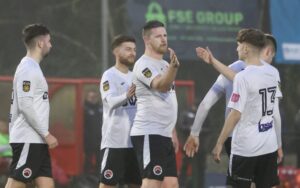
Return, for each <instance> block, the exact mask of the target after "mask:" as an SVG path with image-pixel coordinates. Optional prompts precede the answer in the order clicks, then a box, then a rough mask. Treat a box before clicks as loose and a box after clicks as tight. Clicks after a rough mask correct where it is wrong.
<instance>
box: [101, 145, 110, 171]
mask: <svg viewBox="0 0 300 188" xmlns="http://www.w3.org/2000/svg"><path fill="white" fill-rule="evenodd" d="M108 152H109V148H105V151H104V154H103V158H102V163H101V173H102V172H103V170H104V168H105V166H106V161H107V157H108Z"/></svg>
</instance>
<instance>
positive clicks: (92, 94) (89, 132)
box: [84, 90, 102, 175]
mask: <svg viewBox="0 0 300 188" xmlns="http://www.w3.org/2000/svg"><path fill="white" fill-rule="evenodd" d="M99 99H100V98H99V95H98V92H96V91H94V90H90V91H88V92H87V94H86V98H85V101H84V151H85V165H84V171H85V173H88V174H95V175H97V174H98V173H99V172H100V171H99V164H100V142H101V126H102V106H101V104H100V102H99V101H100V100H99Z"/></svg>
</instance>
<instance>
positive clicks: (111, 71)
mask: <svg viewBox="0 0 300 188" xmlns="http://www.w3.org/2000/svg"><path fill="white" fill-rule="evenodd" d="M114 69H115V67H114V66H113V67H110V68H109V69H107V70H106V71H104V73H103V75H102V80H103V79H110V78H113V77H114V76H115V74H116V71H115V70H114Z"/></svg>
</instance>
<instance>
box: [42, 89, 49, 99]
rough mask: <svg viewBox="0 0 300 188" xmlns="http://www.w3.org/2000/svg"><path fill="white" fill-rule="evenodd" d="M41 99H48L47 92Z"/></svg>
mask: <svg viewBox="0 0 300 188" xmlns="http://www.w3.org/2000/svg"><path fill="white" fill-rule="evenodd" d="M43 99H44V100H46V99H48V92H47V91H46V92H44V95H43Z"/></svg>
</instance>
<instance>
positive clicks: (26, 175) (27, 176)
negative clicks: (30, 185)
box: [22, 168, 32, 178]
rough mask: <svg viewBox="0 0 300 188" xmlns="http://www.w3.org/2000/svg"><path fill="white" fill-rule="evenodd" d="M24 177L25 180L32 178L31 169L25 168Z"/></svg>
mask: <svg viewBox="0 0 300 188" xmlns="http://www.w3.org/2000/svg"><path fill="white" fill-rule="evenodd" d="M22 175H23V176H24V178H30V176H31V175H32V171H31V169H30V168H25V169H24V170H23V171H22Z"/></svg>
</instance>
